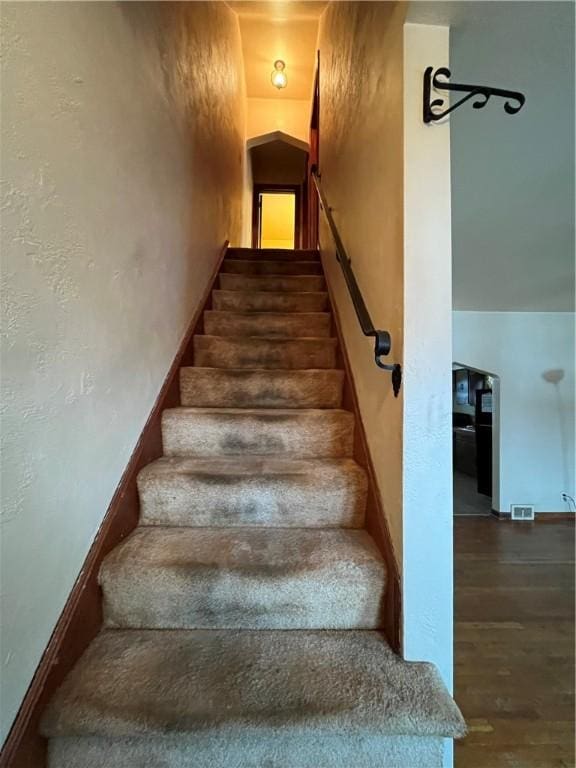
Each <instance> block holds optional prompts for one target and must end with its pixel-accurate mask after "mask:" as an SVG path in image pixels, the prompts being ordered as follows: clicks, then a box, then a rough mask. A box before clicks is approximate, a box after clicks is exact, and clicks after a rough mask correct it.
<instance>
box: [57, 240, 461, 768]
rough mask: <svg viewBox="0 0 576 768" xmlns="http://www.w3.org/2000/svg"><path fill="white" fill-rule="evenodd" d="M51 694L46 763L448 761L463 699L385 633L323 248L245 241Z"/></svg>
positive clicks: (76, 766)
mask: <svg viewBox="0 0 576 768" xmlns="http://www.w3.org/2000/svg"><path fill="white" fill-rule="evenodd" d="M218 283H219V284H218V288H217V289H215V290H214V291H213V293H212V301H211V308H210V309H209V310H207V311H206V312H205V313H204V324H203V327H204V334H203V335H197V336H195V337H194V340H193V347H194V363H195V364H194V367H188V368H183V369H181V379H180V388H181V403H182V406H181V407H179V408H174V409H170V410H167V411H165V412H164V414H163V420H162V432H163V446H164V456H163V457H162V458H161V459H159V460H158V461H155V462H153V463H152V464H150V465H149V466H147V467H145V468H144V470H143V471H142V472H141V473H140V475H139V478H138V489H139V494H140V504H141V510H140V526H139V527H138V528H137V529H136V530H135V531H134V532H133V533H132V534H131V535H130V536H129V537H128V538H127V539H126V540H125V541H124V542H123V543H122V544H121V545H120V546H118V547H117V548H116V549H115V550H114V551H112V552H111V553H110V554H109V555H108V557H107V558H106V559H105V561H104V563H103V565H102V568H101V571H100V583H101V586H102V592H103V601H104V624H105V626H104V628H103V630H102V632H101V633H100V635H99V636H98V637H97V638H96V639H95V640H94V642H93V643H92V644H91V646H90V647H89V648H88V650H87V651H86V653H85V654H84V656H83V657H82V658H81V659H80V661H79V663H78V664H77V665H76V667H75V669H74V670H73V671H72V673H71V674H70V675H69V676H68V678H67V679H66V681H65V682H64V684H63V685H62V687H61V688H60V690H59V691H58V692H57V693H56V695H55V697H54V699H53V700H52V702H51V704H50V705H49V707H48V710H47V711H46V713H45V715H44V718H43V723H42V732H43V734H44V735H45V736H47V737H48V738H49V739H50V742H49V745H50V746H49V766H50V768H183V767H184V766H187V767H188V766H190V767H191V768H364V767H366V768H419V767H420V766H421V767H422V768H434V766H440V765H441V764H442V737H455V736H459V735H462V733H463V730H464V725H463V721H462V718H461V716H460V713H459V712H458V709H457V708H456V706H455V704H454V703H453V701H452V699H451V698H450V696H449V695H448V693H447V692H446V691H445V689H444V688H443V686H442V683H441V682H440V679H439V677H438V675H437V673H436V671H435V669H434V668H433V667H432V666H431V665H429V664H425V663H407V662H404V661H402V660H401V659H400V658H399V657H397V656H396V655H395V654H394V653H393V652H392V651H391V650H390V648H389V646H388V645H387V643H386V640H385V638H384V636H383V634H382V632H381V631H378V630H379V629H380V628H381V627H382V605H383V602H384V593H385V589H386V569H385V565H384V561H383V559H382V557H381V555H380V552H379V550H378V548H377V547H376V545H375V543H374V542H373V540H372V539H371V538H370V536H369V535H368V533H367V532H366V531H365V530H364V529H363V525H364V513H365V504H366V493H367V480H366V475H365V473H364V471H363V469H362V468H361V467H360V466H358V464H356V463H355V462H354V460H353V459H352V458H351V457H352V453H353V450H352V445H353V433H354V418H353V414H351V413H350V412H348V411H345V410H342V409H341V407H340V406H341V401H342V387H343V379H344V372H343V371H342V370H338V368H337V341H336V339H335V338H333V337H332V321H331V316H330V313H329V309H330V307H329V301H328V295H327V293H326V290H325V288H326V286H325V284H324V278H323V275H322V265H321V262H320V260H319V257H318V254H317V253H316V252H315V251H262V250H251V249H250V250H249V249H229V250H228V252H227V254H226V258H225V260H224V262H223V267H222V270H221V272H220V275H219V277H218Z"/></svg>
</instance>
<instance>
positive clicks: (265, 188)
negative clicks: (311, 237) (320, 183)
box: [252, 183, 302, 248]
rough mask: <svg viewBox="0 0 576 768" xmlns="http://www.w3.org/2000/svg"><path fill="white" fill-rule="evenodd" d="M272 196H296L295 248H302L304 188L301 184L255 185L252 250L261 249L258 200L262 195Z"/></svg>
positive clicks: (253, 194) (253, 193)
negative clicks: (283, 193) (291, 194)
mask: <svg viewBox="0 0 576 768" xmlns="http://www.w3.org/2000/svg"><path fill="white" fill-rule="evenodd" d="M266 192H270V193H271V194H274V193H275V192H276V193H279V194H280V193H282V192H289V193H293V194H294V198H295V201H294V248H300V247H301V243H300V233H301V226H300V222H301V219H302V187H301V185H300V184H262V183H259V184H254V188H253V192H252V248H259V247H260V244H259V242H258V241H259V231H258V230H259V224H260V216H259V210H258V208H259V206H258V200H259V198H260V195H261V194H262V193H266Z"/></svg>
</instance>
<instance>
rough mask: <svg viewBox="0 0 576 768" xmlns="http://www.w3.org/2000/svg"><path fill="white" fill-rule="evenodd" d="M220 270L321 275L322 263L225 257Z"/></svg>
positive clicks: (239, 272)
mask: <svg viewBox="0 0 576 768" xmlns="http://www.w3.org/2000/svg"><path fill="white" fill-rule="evenodd" d="M222 272H223V273H226V274H234V275H321V274H322V264H321V263H320V262H319V261H293V260H290V261H287V260H284V261H282V260H279V261H272V260H270V259H262V260H261V261H257V260H255V259H225V260H224V261H223V263H222Z"/></svg>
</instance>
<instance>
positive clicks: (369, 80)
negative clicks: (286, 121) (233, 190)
mask: <svg viewBox="0 0 576 768" xmlns="http://www.w3.org/2000/svg"><path fill="white" fill-rule="evenodd" d="M403 21H404V5H403V4H402V3H391V2H390V3H364V2H359V3H346V2H338V3H331V4H330V5H329V6H328V8H327V10H326V12H325V13H324V14H323V16H322V18H321V21H320V33H319V48H320V170H321V173H322V184H323V186H324V188H325V191H326V196H327V199H328V203H329V204H330V206H332V207H333V209H334V210H333V216H334V219H335V221H336V225H337V227H338V229H339V232H340V235H341V237H342V240H343V242H344V245H345V247H346V249H347V251H348V255H349V256H350V258H351V260H352V266H353V269H354V272H355V274H356V277H357V280H358V283H359V285H360V289H361V291H362V293H363V295H364V298H365V301H366V304H367V306H368V310H369V311H370V313H371V315H372V319H373V321H374V324H375V326H376V327H378V328H383V329H387V330H389V331H390V332H391V334H392V344H393V346H392V353H391V355H390V359H391V360H393V361H394V362H401V361H402V327H403V317H402V304H403V235H402V226H403V225H402V220H403V155H402V146H403V91H402V72H403V61H402V56H403V45H402V36H403ZM321 222H322V226H321V233H320V241H321V248H322V255H323V259H324V263H325V266H326V270H327V276H328V279H329V282H330V285H331V286H332V289H333V290H334V293H335V299H336V305H337V309H338V312H339V313H340V316H341V321H342V324H343V333H344V337H345V342H346V346H347V350H348V354H349V357H350V362H351V365H352V369H353V372H354V378H355V382H356V387H357V390H358V396H359V401H360V410H361V414H362V419H363V422H364V426H365V429H366V433H367V438H368V442H369V446H370V451H371V454H372V459H373V462H374V467H375V470H376V474H377V479H378V484H379V488H380V492H381V496H382V501H383V506H384V509H385V514H386V518H387V523H388V525H389V528H390V531H391V535H392V539H393V544H394V548H395V552H396V557H397V559H398V561H399V563H400V562H401V553H402V396H400V397H399V398H398V399H395V398H394V396H393V393H392V387H391V383H390V374H389V373H385V372H383V371H381V370H380V369H379V368H377V367H376V365H375V363H374V354H373V346H374V343H373V340H370V339H367V338H365V337H364V336H363V335H362V333H361V331H360V328H359V325H358V321H357V319H356V316H355V314H354V309H353V306H352V303H351V301H350V299H349V295H348V291H347V288H346V286H345V283H344V280H343V278H342V274H341V270H340V266H339V265H338V264H337V262H336V260H335V258H334V252H333V245H332V241H331V238H330V234H329V231H328V229H327V227H326V226H325V224H324V219H323V217H322V215H321Z"/></svg>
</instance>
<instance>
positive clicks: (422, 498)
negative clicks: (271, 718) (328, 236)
mask: <svg viewBox="0 0 576 768" xmlns="http://www.w3.org/2000/svg"><path fill="white" fill-rule="evenodd" d="M448 44H449V30H448V28H447V27H439V26H425V25H416V24H405V26H404V384H403V387H404V418H403V429H404V441H403V462H402V465H403V475H402V480H403V482H402V491H403V514H402V538H403V567H402V600H403V603H402V624H403V626H402V630H403V642H404V655H405V658H407V659H413V660H415V659H418V660H426V661H431V662H433V663H434V664H436V666H437V667H438V669H439V671H440V673H441V675H442V677H443V679H444V681H445V683H446V685H447V686H448V688H449V689H451V687H452V645H453V639H452V612H453V608H452V559H453V558H452V520H453V518H452V357H451V319H452V318H451V304H452V302H451V290H452V274H451V273H452V265H451V239H450V126H449V124H444V125H434V126H427V125H425V124H424V123H423V121H422V74H423V72H424V70H425V68H426V67H427V66H428V65H429V64H430V62H434V63H435V64H436V66H448V55H449V52H448ZM451 762H452V756H451V743H450V742H447V744H446V755H445V765H447V766H448V765H450V764H451Z"/></svg>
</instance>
